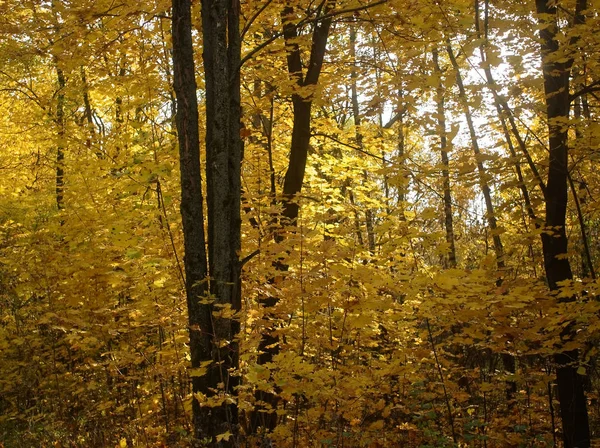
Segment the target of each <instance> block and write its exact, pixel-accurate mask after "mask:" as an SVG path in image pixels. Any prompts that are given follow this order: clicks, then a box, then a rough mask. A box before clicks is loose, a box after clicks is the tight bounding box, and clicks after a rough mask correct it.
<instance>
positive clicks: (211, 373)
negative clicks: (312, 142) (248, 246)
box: [172, 0, 241, 446]
mask: <svg viewBox="0 0 600 448" xmlns="http://www.w3.org/2000/svg"><path fill="white" fill-rule="evenodd" d="M190 7H191V5H190V0H173V18H172V22H173V31H172V32H173V69H174V89H175V94H176V98H177V115H176V123H177V133H178V140H179V155H180V170H181V216H182V222H183V233H184V250H185V260H184V265H185V273H186V296H187V306H188V319H189V330H190V352H191V361H192V368H193V369H194V368H195V369H198V368H200V367H205V368H206V373H205V374H204V375H201V374H198V375H194V374H192V390H193V392H194V399H193V402H192V403H193V404H192V409H193V423H194V435H195V437H196V438H198V439H203V440H208V441H209V444H210V446H234V444H235V443H236V442H235V439H236V437H235V435H236V433H237V406H236V405H235V404H227V403H226V402H224V403H222V404H221V405H219V406H210V407H209V406H201V404H200V401H199V399H204V397H205V396H208V397H210V396H214V395H215V394H218V393H219V392H220V393H224V394H225V395H226V396H227V395H232V394H233V393H234V390H233V388H234V387H235V385H236V384H237V383H236V382H237V380H236V379H234V378H232V377H231V376H230V373H232V371H233V370H235V369H236V367H237V362H238V346H237V341H236V335H237V332H238V330H239V323H237V322H234V321H233V320H232V319H231V314H230V313H227V309H228V308H231V309H232V310H233V311H236V310H238V309H239V307H240V294H239V291H240V282H239V270H240V265H239V261H238V253H239V248H240V230H239V229H240V176H239V173H240V163H241V141H240V135H239V126H240V107H239V48H240V46H239V30H238V28H237V24H238V23H239V4H238V3H237V1H233V2H230V1H228V0H212V1H211V0H206V1H203V4H202V20H203V25H204V27H203V37H204V60H205V67H204V69H205V75H206V109H207V114H206V115H207V117H206V122H207V135H206V146H207V166H206V171H207V177H208V197H207V204H208V233H209V239H208V255H209V257H210V263H208V262H207V253H206V248H205V244H206V238H205V234H204V211H203V201H204V200H203V196H202V175H201V171H200V138H199V131H198V101H197V97H196V80H195V63H194V52H193V44H192V32H191V30H192V22H191V10H190ZM227 42H229V45H228V44H227ZM209 264H210V281H209V276H208V273H209ZM209 292H210V294H211V296H210V300H209V297H208V293H209ZM223 313H224V314H223ZM192 372H193V370H192ZM200 373H202V372H200ZM225 431H230V432H231V433H232V434H233V435H234V437H230V438H229V440H228V441H226V440H224V439H223V440H221V441H220V442H217V441H216V436H217V435H219V434H222V433H224V432H225Z"/></svg>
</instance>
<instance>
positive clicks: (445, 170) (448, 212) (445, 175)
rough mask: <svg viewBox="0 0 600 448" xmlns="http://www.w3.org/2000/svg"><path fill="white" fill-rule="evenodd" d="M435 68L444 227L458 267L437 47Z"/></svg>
mask: <svg viewBox="0 0 600 448" xmlns="http://www.w3.org/2000/svg"><path fill="white" fill-rule="evenodd" d="M433 64H434V69H435V72H436V74H437V76H438V77H439V80H438V83H437V87H436V102H437V119H438V133H439V135H440V153H441V157H442V182H443V189H444V228H445V230H446V243H447V244H448V256H447V264H448V267H450V268H455V267H456V246H455V244H454V220H453V218H452V195H451V191H450V169H449V164H450V162H449V160H448V139H447V137H446V108H445V105H444V89H443V87H442V79H441V76H442V70H441V68H440V64H439V60H438V51H437V49H434V50H433Z"/></svg>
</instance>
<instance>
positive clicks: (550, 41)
mask: <svg viewBox="0 0 600 448" xmlns="http://www.w3.org/2000/svg"><path fill="white" fill-rule="evenodd" d="M535 4H536V10H537V13H538V15H539V16H538V17H539V19H538V20H539V23H540V25H541V27H540V32H539V33H540V40H541V56H542V71H543V77H544V91H545V94H546V112H547V119H548V132H549V135H548V149H549V155H548V181H547V183H546V222H545V225H546V229H547V230H548V231H551V234H548V233H544V234H542V247H543V252H544V267H545V270H546V278H547V281H548V285H549V287H550V289H551V290H553V291H555V290H558V289H559V288H560V286H559V285H560V282H562V281H565V280H571V279H572V278H573V273H572V271H571V265H570V263H569V259H568V258H567V257H566V256H565V255H566V254H567V243H568V241H567V235H566V231H565V220H566V212H567V201H568V192H567V178H568V128H567V126H565V125H564V123H565V121H566V120H567V119H568V117H569V110H570V99H569V78H570V73H571V67H572V65H573V60H572V59H569V60H566V61H560V60H558V61H557V60H556V58H553V53H556V52H558V51H559V50H560V48H559V43H558V41H557V34H558V23H557V7H556V6H554V5H553V2H549V1H547V0H536V2H535ZM586 6H587V5H586V1H585V0H578V1H577V6H576V11H575V15H574V16H575V23H576V24H578V23H583V17H582V11H584V10H585V9H586ZM575 39H576V38H574V39H571V42H570V44H571V45H574V44H575V41H574V40H575ZM567 300H568V301H572V300H573V299H567ZM572 331H573V329H572V327H571V325H569V326H567V327H566V328H565V330H564V331H563V334H562V336H563V337H565V338H567V339H568V338H569V336H570V333H571V332H572ZM578 358H579V353H578V351H577V350H571V351H568V352H564V353H559V354H557V355H556V356H555V358H554V361H555V363H556V379H557V381H556V383H557V389H558V398H559V400H560V414H561V418H562V424H563V441H564V446H565V448H575V447H578V448H586V447H589V446H590V429H589V422H588V414H587V404H586V399H585V394H584V388H583V383H584V382H583V376H581V375H579V374H578V373H577V363H578Z"/></svg>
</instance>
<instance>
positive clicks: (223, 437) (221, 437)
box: [217, 431, 232, 442]
mask: <svg viewBox="0 0 600 448" xmlns="http://www.w3.org/2000/svg"><path fill="white" fill-rule="evenodd" d="M231 435H232V434H231V433H230V432H229V431H227V432H224V433H223V434H219V435H218V436H217V442H220V441H221V440H225V441H228V440H229V438H230V437H231Z"/></svg>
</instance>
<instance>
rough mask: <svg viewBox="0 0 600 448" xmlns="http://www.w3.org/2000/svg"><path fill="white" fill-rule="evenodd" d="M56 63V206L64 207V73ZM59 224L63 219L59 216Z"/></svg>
mask: <svg viewBox="0 0 600 448" xmlns="http://www.w3.org/2000/svg"><path fill="white" fill-rule="evenodd" d="M55 65H56V80H57V81H58V93H57V95H56V127H57V143H56V208H57V209H58V210H59V211H60V210H64V208H65V75H64V73H63V71H62V69H61V68H60V67H59V66H58V61H55ZM60 223H61V225H62V224H64V220H63V219H62V218H61V221H60Z"/></svg>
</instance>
